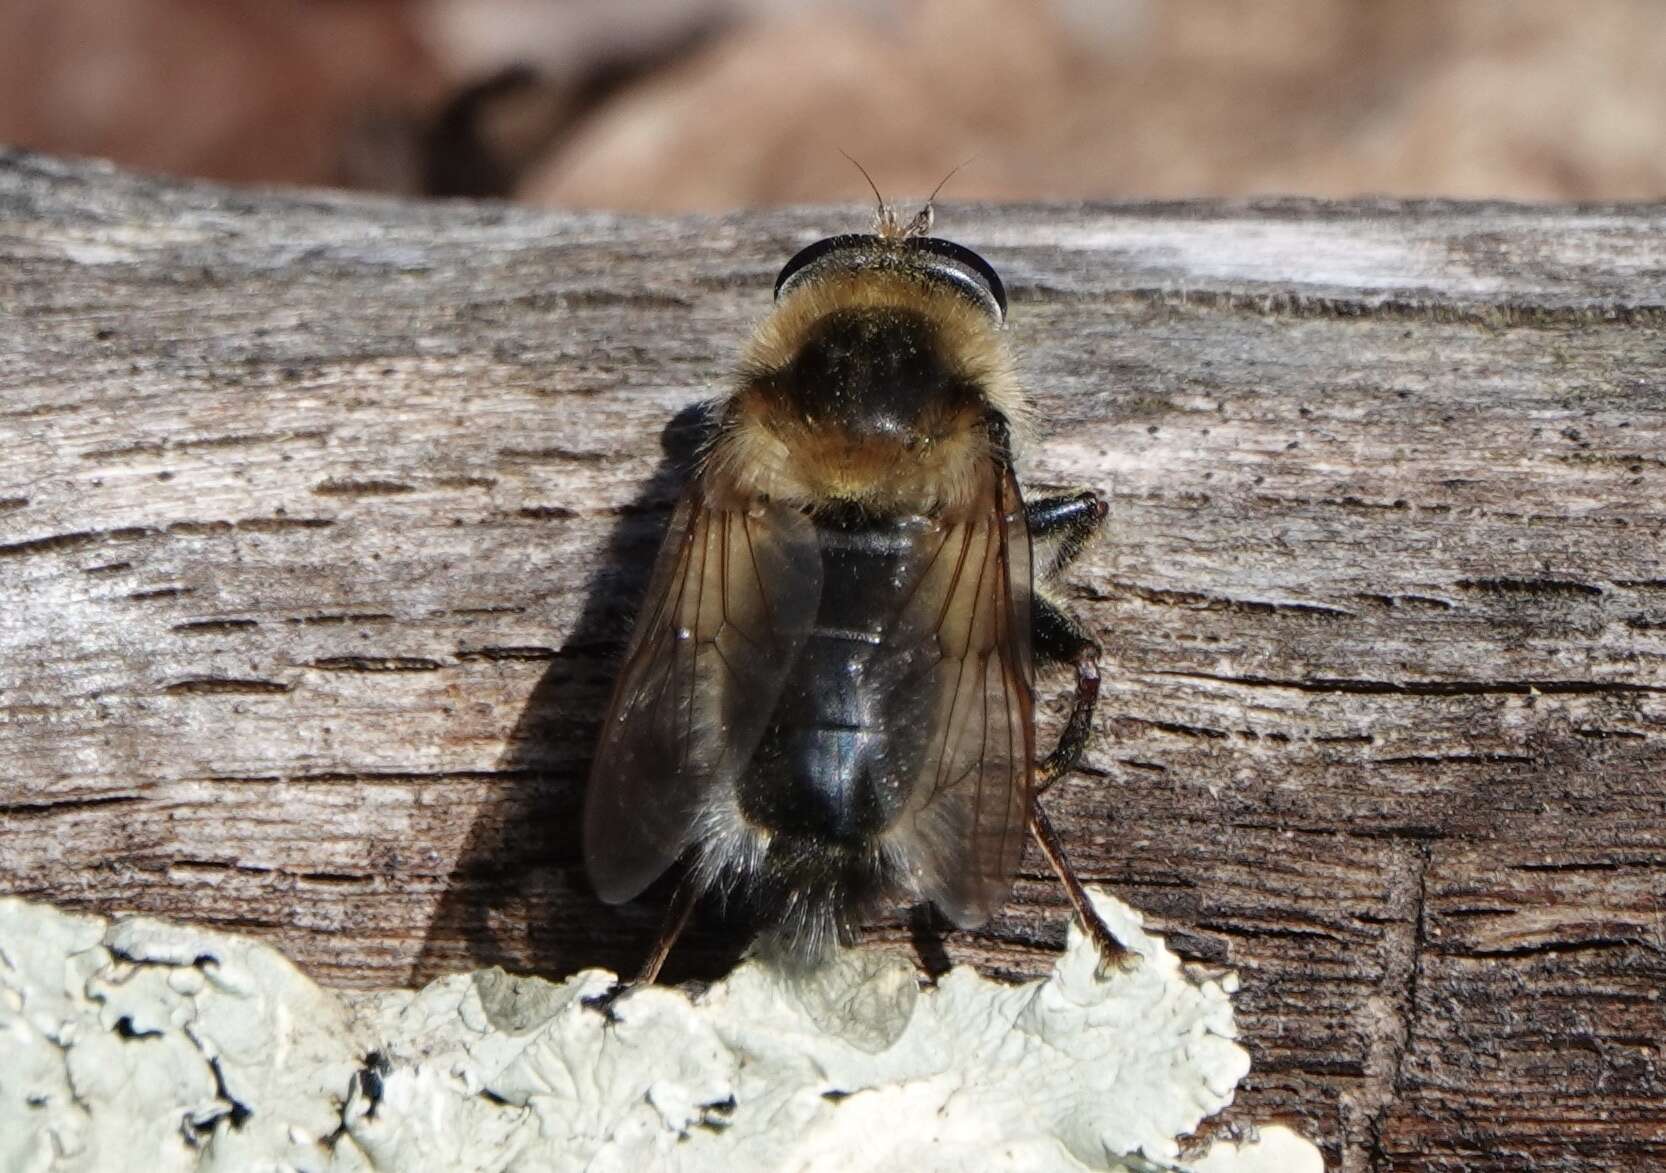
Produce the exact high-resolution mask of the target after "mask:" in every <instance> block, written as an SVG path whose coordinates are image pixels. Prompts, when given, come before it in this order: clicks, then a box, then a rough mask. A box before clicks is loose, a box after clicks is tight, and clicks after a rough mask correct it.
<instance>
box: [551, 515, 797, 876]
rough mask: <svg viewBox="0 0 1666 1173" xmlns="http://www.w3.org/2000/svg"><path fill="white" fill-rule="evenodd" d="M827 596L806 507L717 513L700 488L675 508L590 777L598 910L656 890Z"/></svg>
mask: <svg viewBox="0 0 1666 1173" xmlns="http://www.w3.org/2000/svg"><path fill="white" fill-rule="evenodd" d="M820 592H821V557H820V553H819V549H818V546H817V542H816V535H815V530H814V527H813V526H812V524H811V522H810V520H809V519H808V518H807V517H805V516H804V515H803V514H802V513H800V512H799V511H798V510H796V509H791V508H784V507H781V506H772V505H762V506H759V505H752V506H751V507H747V506H746V505H744V504H742V505H737V506H736V507H733V508H728V507H722V506H718V505H714V504H713V503H711V502H710V501H708V500H707V499H706V498H705V497H704V495H703V494H702V493H701V491H700V489H699V488H698V486H697V487H696V488H694V489H692V490H691V491H690V492H689V494H688V495H687V496H686V497H685V498H684V499H683V501H682V503H681V504H680V505H679V506H678V507H677V511H676V513H675V514H674V515H673V517H672V519H671V527H670V530H669V531H668V532H667V533H666V536H665V543H664V545H663V546H662V547H661V548H660V553H659V558H658V561H657V562H656V563H655V566H654V572H653V575H652V577H651V579H650V580H649V584H648V593H647V596H646V598H645V600H644V602H643V607H642V613H641V615H640V616H639V618H638V619H637V624H636V631H635V633H634V634H633V635H632V637H631V642H630V647H629V650H628V651H627V652H626V655H625V662H624V665H623V667H622V669H621V671H620V674H619V679H618V682H617V683H616V684H615V685H614V693H613V700H612V703H611V704H610V705H609V707H608V713H607V718H606V720H605V723H604V725H603V728H602V734H601V739H600V742H599V744H598V746H597V750H596V757H595V761H594V763H593V764H592V766H591V770H590V782H589V787H588V791H587V794H586V797H585V812H584V859H585V866H586V868H587V869H588V870H589V873H590V879H591V882H592V883H593V884H594V885H595V887H596V891H597V893H598V894H599V895H600V896H601V897H602V899H603V900H606V901H608V902H610V903H619V902H622V901H625V900H629V899H631V898H632V897H633V896H635V895H637V894H638V893H639V892H641V891H642V889H644V888H646V887H647V886H648V885H649V884H651V883H652V882H653V881H654V880H655V878H657V877H658V876H659V875H660V873H662V872H663V871H665V869H666V868H667V867H669V866H670V865H671V864H672V863H673V862H674V861H675V860H676V859H677V857H678V856H680V855H681V854H682V853H683V851H684V850H685V849H687V848H688V846H689V845H690V844H691V843H692V842H693V840H694V838H695V832H696V825H697V822H698V820H699V817H700V815H701V812H702V810H703V809H705V808H706V806H707V804H709V803H710V802H711V801H712V800H713V798H714V796H715V795H721V794H723V793H725V792H726V791H727V790H728V789H729V788H730V787H732V785H733V783H734V781H735V779H736V778H737V777H738V775H739V774H740V772H741V771H742V770H744V769H745V768H746V765H747V762H748V761H749V760H750V759H751V757H752V753H753V751H754V750H755V749H756V748H757V745H758V741H759V739H760V738H761V737H762V735H763V731H764V726H765V723H766V721H767V720H768V718H769V714H770V713H771V711H772V710H773V709H774V708H775V701H776V698H777V697H778V695H779V694H780V691H781V686H782V683H783V681H784V679H785V677H786V674H787V671H788V669H789V668H790V667H791V665H792V663H793V661H794V660H795V659H796V658H797V655H798V651H799V649H800V648H801V647H802V646H803V643H804V639H805V637H806V636H807V634H808V632H809V629H810V625H811V623H812V621H813V620H814V617H815V613H816V606H817V602H818V600H819V598H820Z"/></svg>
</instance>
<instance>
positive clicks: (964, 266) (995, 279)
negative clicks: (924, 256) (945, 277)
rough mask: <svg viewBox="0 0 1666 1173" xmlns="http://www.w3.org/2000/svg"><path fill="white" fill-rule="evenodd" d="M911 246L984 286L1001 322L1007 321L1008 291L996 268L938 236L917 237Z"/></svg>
mask: <svg viewBox="0 0 1666 1173" xmlns="http://www.w3.org/2000/svg"><path fill="white" fill-rule="evenodd" d="M908 243H909V246H910V247H912V248H917V249H919V250H920V251H921V252H926V253H930V254H931V255H932V256H934V257H939V258H941V259H942V260H943V261H945V262H947V263H948V264H949V265H951V266H953V268H955V269H956V270H958V271H959V272H960V273H961V274H963V275H964V276H965V277H967V278H968V279H970V280H972V281H974V282H976V283H977V284H979V285H981V286H983V288H984V289H985V290H986V291H987V292H988V294H989V297H990V298H991V299H992V300H993V301H994V303H995V305H996V306H997V307H998V308H999V310H1000V318H1001V321H1003V322H1004V321H1006V320H1007V289H1006V286H1005V285H1003V284H1002V283H1001V275H1000V274H999V273H997V272H995V267H994V266H993V265H991V264H990V263H989V262H988V261H986V260H984V259H983V258H982V257H980V256H979V255H978V254H977V253H975V252H973V251H972V250H971V249H969V248H967V247H966V246H965V245H963V244H956V243H955V242H954V241H952V240H943V239H942V238H941V237H936V236H917V237H915V238H914V239H912V240H910V241H909V242H908Z"/></svg>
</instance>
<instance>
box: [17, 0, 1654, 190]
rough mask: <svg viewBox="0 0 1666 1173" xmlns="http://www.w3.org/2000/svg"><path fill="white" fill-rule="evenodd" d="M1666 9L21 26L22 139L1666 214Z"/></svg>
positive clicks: (454, 184) (1281, 6) (338, 171)
mask: <svg viewBox="0 0 1666 1173" xmlns="http://www.w3.org/2000/svg"><path fill="white" fill-rule="evenodd" d="M1663 113H1666V4H1663V3H1660V2H1658V0H1580V2H1578V3H1570V2H1568V0H1257V2H1255V3H1251V2H1249V0H891V2H881V0H0V141H4V142H9V143H14V144H19V145H23V146H29V147H35V148H39V149H44V150H49V151H55V152H61V153H69V154H90V155H101V156H105V157H108V158H111V159H114V160H117V161H119V162H122V163H125V164H129V165H132V166H137V167H142V168H147V169H151V170H157V171H165V172H171V173H175V174H181V175H195V176H204V177H211V178H219V179H229V180H235V181H242V182H275V183H298V184H338V185H346V186H352V187H360V188H369V189H375V190H383V191H394V192H405V193H428V194H438V195H445V194H468V195H505V196H512V197H514V198H517V199H521V200H525V201H528V202H533V203H543V204H559V205H569V206H597V207H614V208H628V209H652V210H667V211H675V210H691V209H698V210H719V209H725V208H731V207H736V206H745V205H757V204H770V203H782V202H796V201H809V202H825V201H830V200H842V199H851V198H856V197H857V196H858V195H860V194H862V193H863V192H864V191H865V188H864V187H863V185H862V183H861V179H860V177H859V176H857V175H856V174H855V172H854V171H853V170H852V168H851V167H850V165H849V164H848V163H846V162H845V160H844V159H843V158H842V157H841V156H840V155H839V149H840V148H842V149H844V150H847V151H849V152H851V153H852V154H853V155H855V156H857V157H858V158H860V159H861V160H862V161H863V162H864V163H865V164H866V165H867V167H868V169H869V170H870V171H871V172H872V173H873V175H874V177H875V178H876V180H878V182H879V183H880V185H881V186H882V187H883V188H884V189H885V190H886V191H887V193H890V194H894V195H896V196H897V197H898V198H899V199H906V198H909V197H917V196H919V195H921V194H923V193H924V192H925V191H927V190H929V189H930V188H931V187H932V186H933V185H935V184H936V182H937V181H938V180H939V179H940V178H942V176H943V175H944V174H945V173H946V172H947V171H948V170H949V169H950V168H951V167H953V166H954V165H955V164H957V163H960V162H962V161H963V160H965V159H967V158H968V157H969V156H975V157H976V158H975V162H974V163H973V164H972V165H971V166H970V167H968V168H967V169H966V170H965V171H963V172H962V173H961V174H960V175H958V176H956V178H955V180H954V183H953V186H952V188H951V191H950V195H952V196H953V197H954V198H957V199H978V198H997V199H1034V198H1054V199H1057V198H1072V197H1095V196H1189V195H1235V194H1251V193H1269V192H1301V193H1311V194H1317V195H1329V196H1346V195H1355V194H1367V193H1380V194H1392V195H1426V194H1440V195H1453V196H1501V197H1510V198H1526V199H1556V200H1567V199H1598V198H1656V197H1660V196H1662V195H1666V118H1663V117H1662V115H1663Z"/></svg>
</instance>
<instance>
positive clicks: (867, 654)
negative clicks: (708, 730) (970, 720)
mask: <svg viewBox="0 0 1666 1173" xmlns="http://www.w3.org/2000/svg"><path fill="white" fill-rule="evenodd" d="M919 524H920V522H919V521H918V520H917V519H908V520H906V521H898V520H895V519H891V520H883V521H873V522H867V523H864V524H861V525H849V526H841V525H836V524H828V523H818V527H817V528H818V536H819V538H820V541H821V550H822V570H823V581H822V592H821V602H820V606H819V609H818V611H817V614H816V622H815V626H814V628H813V629H812V630H811V632H810V634H809V636H808V637H807V638H806V639H805V641H804V644H803V647H802V648H801V650H800V652H799V655H798V658H797V660H796V662H795V663H794V664H793V665H792V666H791V668H790V669H789V671H788V675H787V680H786V683H785V686H784V687H783V688H782V690H781V694H780V699H779V700H778V702H777V704H776V708H775V712H774V713H773V714H772V716H771V720H770V723H769V725H768V727H767V728H766V730H765V732H764V735H763V739H762V740H761V742H760V743H759V745H758V749H757V751H756V752H755V753H754V755H753V758H752V761H751V763H750V764H749V766H748V767H747V769H746V771H745V773H744V774H743V775H742V776H741V779H740V783H739V793H738V798H739V801H740V809H741V813H742V815H743V816H744V817H745V818H746V820H747V821H748V822H749V823H751V824H752V825H754V826H756V827H759V828H761V829H763V830H765V831H767V832H768V833H769V847H768V850H767V853H766V855H765V858H764V864H763V868H762V870H761V872H759V873H758V874H756V875H754V876H752V877H750V878H749V882H748V884H747V888H748V897H749V903H750V904H751V905H752V906H753V908H754V911H755V912H756V914H757V915H758V919H759V921H760V922H761V923H762V924H764V925H766V926H772V927H773V928H774V929H775V931H776V932H777V933H778V934H779V935H780V936H781V937H782V938H785V942H784V943H785V944H786V945H787V947H788V952H790V953H791V954H793V955H796V956H799V957H813V956H815V955H818V954H819V953H820V952H822V951H823V950H824V949H825V947H826V946H827V945H829V944H831V941H832V939H833V937H834V936H835V933H836V931H837V930H839V929H841V928H843V927H846V926H848V924H849V923H850V921H851V920H852V919H854V918H855V917H856V916H857V915H859V914H860V912H861V910H862V909H863V908H864V907H865V906H866V905H867V904H869V903H871V902H874V901H876V900H878V899H880V898H881V897H883V896H884V895H886V894H887V890H888V889H889V888H890V887H892V880H893V877H891V876H890V874H889V870H888V868H889V865H888V863H887V861H886V859H885V857H884V853H883V852H882V851H881V850H880V847H879V837H880V835H881V834H882V833H883V832H884V831H885V830H886V828H888V827H890V826H891V824H892V823H894V822H895V821H896V819H897V816H898V815H899V813H900V812H901V811H902V809H903V807H904V805H905V804H906V803H907V801H908V797H909V794H910V792H911V790H912V787H913V780H914V777H915V771H916V768H917V759H918V754H917V752H916V750H915V737H916V736H917V731H914V730H912V729H910V728H907V727H905V726H904V724H903V723H901V722H899V716H900V715H901V714H902V713H903V712H905V711H906V710H907V709H908V708H909V706H907V705H906V704H901V705H899V703H898V699H899V698H897V697H895V696H892V695H888V693H887V692H886V691H885V688H886V686H883V685H878V684H876V681H889V682H891V683H892V685H894V682H895V680H896V673H895V671H894V670H888V669H891V668H892V667H893V666H889V665H886V666H884V667H882V665H883V664H884V658H885V657H889V656H894V655H896V648H895V647H894V646H892V645H891V644H888V642H887V636H888V635H890V634H892V633H891V632H889V631H888V630H887V628H888V626H889V624H890V623H891V622H892V620H893V618H894V616H895V614H896V611H897V608H898V605H899V602H900V600H901V598H902V595H903V593H904V591H905V590H906V589H907V585H908V583H907V581H906V580H907V579H908V578H909V577H910V576H911V570H910V568H911V567H912V566H913V559H912V557H911V555H912V554H913V553H914V552H915V550H916V536H915V531H916V530H917V527H918V526H919ZM911 734H913V735H914V736H911Z"/></svg>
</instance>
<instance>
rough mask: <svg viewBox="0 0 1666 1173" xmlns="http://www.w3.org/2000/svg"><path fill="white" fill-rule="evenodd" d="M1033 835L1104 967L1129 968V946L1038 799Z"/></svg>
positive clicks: (1032, 811)
mask: <svg viewBox="0 0 1666 1173" xmlns="http://www.w3.org/2000/svg"><path fill="white" fill-rule="evenodd" d="M1030 834H1031V835H1033V836H1035V841H1036V844H1037V845H1038V846H1039V847H1040V848H1041V854H1043V855H1045V856H1046V857H1047V862H1048V863H1049V864H1050V865H1052V868H1053V871H1054V872H1056V873H1057V874H1058V877H1059V882H1060V883H1062V884H1063V885H1064V892H1065V895H1066V896H1068V897H1069V898H1070V907H1071V908H1073V909H1075V911H1076V919H1077V920H1078V921H1080V922H1081V925H1082V930H1083V931H1084V932H1086V933H1087V935H1088V936H1089V937H1091V938H1092V939H1093V944H1094V948H1096V949H1098V950H1099V961H1100V968H1101V969H1106V968H1109V967H1110V966H1113V965H1125V964H1127V962H1128V961H1129V960H1131V958H1132V954H1131V953H1130V951H1129V949H1128V947H1127V946H1126V945H1124V944H1123V943H1122V942H1121V941H1118V940H1117V939H1116V934H1114V933H1112V932H1111V930H1110V926H1108V925H1107V924H1106V923H1105V921H1104V919H1103V918H1102V917H1101V916H1100V915H1099V913H1098V911H1097V910H1095V909H1094V907H1093V901H1091V900H1089V899H1088V894H1087V890H1086V889H1085V888H1083V887H1082V881H1080V880H1078V879H1077V878H1076V869H1075V868H1073V867H1071V866H1070V859H1069V858H1068V857H1067V856H1066V855H1065V854H1064V844H1062V843H1060V842H1059V833H1058V832H1057V831H1055V830H1053V823H1052V821H1051V820H1050V819H1048V817H1047V812H1046V811H1044V810H1042V809H1041V804H1040V803H1039V802H1037V801H1035V799H1033V798H1032V799H1031V800H1030Z"/></svg>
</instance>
